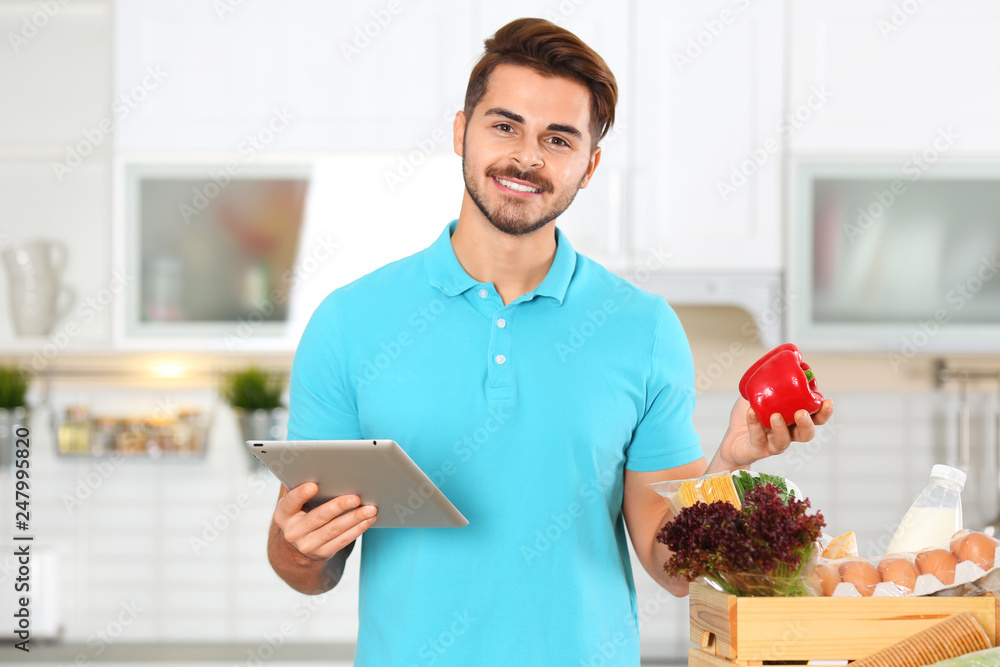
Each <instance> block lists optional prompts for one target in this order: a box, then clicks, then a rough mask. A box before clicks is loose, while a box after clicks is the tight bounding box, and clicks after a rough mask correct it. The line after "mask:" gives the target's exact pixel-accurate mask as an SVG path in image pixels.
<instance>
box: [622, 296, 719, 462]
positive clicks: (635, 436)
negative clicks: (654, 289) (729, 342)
mask: <svg viewBox="0 0 1000 667" xmlns="http://www.w3.org/2000/svg"><path fill="white" fill-rule="evenodd" d="M651 357H652V358H651V359H650V372H649V377H648V380H647V383H646V406H645V408H646V409H645V412H644V413H643V415H642V417H641V418H640V420H639V423H638V424H637V425H636V427H635V430H634V431H633V432H632V440H631V441H630V442H629V445H628V448H627V449H626V452H625V454H626V457H625V467H626V468H627V469H628V470H633V471H636V472H649V471H653V470H666V469H669V468H675V467H677V466H681V465H684V464H686V463H691V462H692V461H697V460H698V459H699V458H701V457H702V456H704V452H703V451H702V449H701V441H700V439H699V437H698V434H697V432H695V430H694V406H695V389H694V360H693V359H692V358H691V347H690V345H689V344H688V340H687V336H686V335H685V334H684V328H683V327H682V326H681V323H680V320H678V319H677V315H676V314H675V313H674V311H673V309H672V308H671V307H670V306H668V305H667V302H666V301H665V300H662V299H661V301H660V311H659V315H658V316H657V320H656V329H655V333H654V336H653V345H652V352H651Z"/></svg>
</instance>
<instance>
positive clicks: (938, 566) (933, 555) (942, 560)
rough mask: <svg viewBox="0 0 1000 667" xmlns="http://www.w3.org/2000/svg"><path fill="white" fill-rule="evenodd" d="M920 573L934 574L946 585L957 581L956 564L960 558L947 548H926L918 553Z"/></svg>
mask: <svg viewBox="0 0 1000 667" xmlns="http://www.w3.org/2000/svg"><path fill="white" fill-rule="evenodd" d="M916 560H917V569H919V570H920V574H933V575H934V576H935V577H937V578H938V581H940V582H941V583H942V584H944V585H945V586H951V585H952V584H953V583H955V566H956V565H958V559H957V558H955V555H954V554H952V553H951V552H950V551H948V550H947V549H924V550H923V551H921V552H920V553H918V554H917V559H916Z"/></svg>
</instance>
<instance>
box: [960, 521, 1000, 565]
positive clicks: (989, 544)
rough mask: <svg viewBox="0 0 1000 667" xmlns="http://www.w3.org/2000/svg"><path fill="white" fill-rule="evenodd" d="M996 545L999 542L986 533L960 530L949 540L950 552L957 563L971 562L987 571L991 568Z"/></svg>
mask: <svg viewBox="0 0 1000 667" xmlns="http://www.w3.org/2000/svg"><path fill="white" fill-rule="evenodd" d="M998 545H1000V542H998V541H997V540H995V539H993V538H992V537H990V536H989V535H987V534H986V533H977V532H975V531H971V530H969V531H964V530H960V531H959V532H957V533H955V537H953V538H952V540H951V552H952V553H953V554H955V557H956V558H958V560H959V561H967V560H971V561H972V562H973V563H975V564H976V565H978V566H979V567H981V568H983V569H984V570H989V569H991V568H992V567H993V560H994V558H995V557H996V553H997V546H998Z"/></svg>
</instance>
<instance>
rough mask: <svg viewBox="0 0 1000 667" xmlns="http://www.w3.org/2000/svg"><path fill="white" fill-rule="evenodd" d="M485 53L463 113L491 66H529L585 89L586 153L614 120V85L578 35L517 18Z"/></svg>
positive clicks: (608, 72)
mask: <svg viewBox="0 0 1000 667" xmlns="http://www.w3.org/2000/svg"><path fill="white" fill-rule="evenodd" d="M485 45H486V51H485V53H483V56H482V58H480V59H479V62H477V63H476V65H475V67H473V68H472V74H471V75H470V76H469V87H468V88H466V90H465V115H466V117H467V118H468V117H471V116H472V110H473V109H475V107H476V105H477V104H479V100H481V99H482V97H483V95H484V94H485V93H486V84H487V83H488V81H489V78H490V73H491V72H493V69H494V68H495V67H496V66H497V65H520V66H522V67H530V68H531V69H533V70H535V71H536V72H538V73H539V74H542V75H545V76H558V77H563V78H567V79H573V80H574V81H578V82H580V83H582V84H583V85H585V86H586V87H587V88H589V89H590V136H591V137H592V140H591V150H593V148H594V147H595V146H597V142H598V141H600V140H601V139H603V138H604V135H605V134H607V133H608V130H609V129H611V126H612V125H613V124H614V122H615V105H616V104H617V103H618V83H617V82H616V81H615V75H614V74H612V73H611V70H610V69H609V68H608V65H607V63H605V62H604V59H603V58H601V56H599V55H597V52H596V51H594V50H593V49H592V48H590V47H589V46H587V45H586V44H585V43H584V42H583V41H582V40H581V39H580V38H579V37H577V36H576V35H574V34H573V33H571V32H570V31H569V30H566V29H565V28H560V27H559V26H557V25H556V24H554V23H552V22H551V21H546V20H545V19H536V18H523V19H517V20H516V21H511V22H510V23H508V24H507V25H505V26H504V27H502V28H500V29H499V30H497V32H496V34H495V35H493V36H492V37H490V38H489V39H487V40H486V42H485Z"/></svg>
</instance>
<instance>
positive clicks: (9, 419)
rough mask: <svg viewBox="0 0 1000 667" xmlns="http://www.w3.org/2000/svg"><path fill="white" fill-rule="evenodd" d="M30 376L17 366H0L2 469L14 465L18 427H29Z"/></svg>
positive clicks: (0, 462)
mask: <svg viewBox="0 0 1000 667" xmlns="http://www.w3.org/2000/svg"><path fill="white" fill-rule="evenodd" d="M27 393H28V375H27V374H26V373H25V372H24V371H22V370H21V369H19V368H17V367H15V366H0V467H6V466H11V465H13V463H14V441H15V439H16V437H17V435H16V431H17V428H18V427H27V425H28V417H29V415H28V406H27V403H25V401H24V396H25V394H27Z"/></svg>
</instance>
